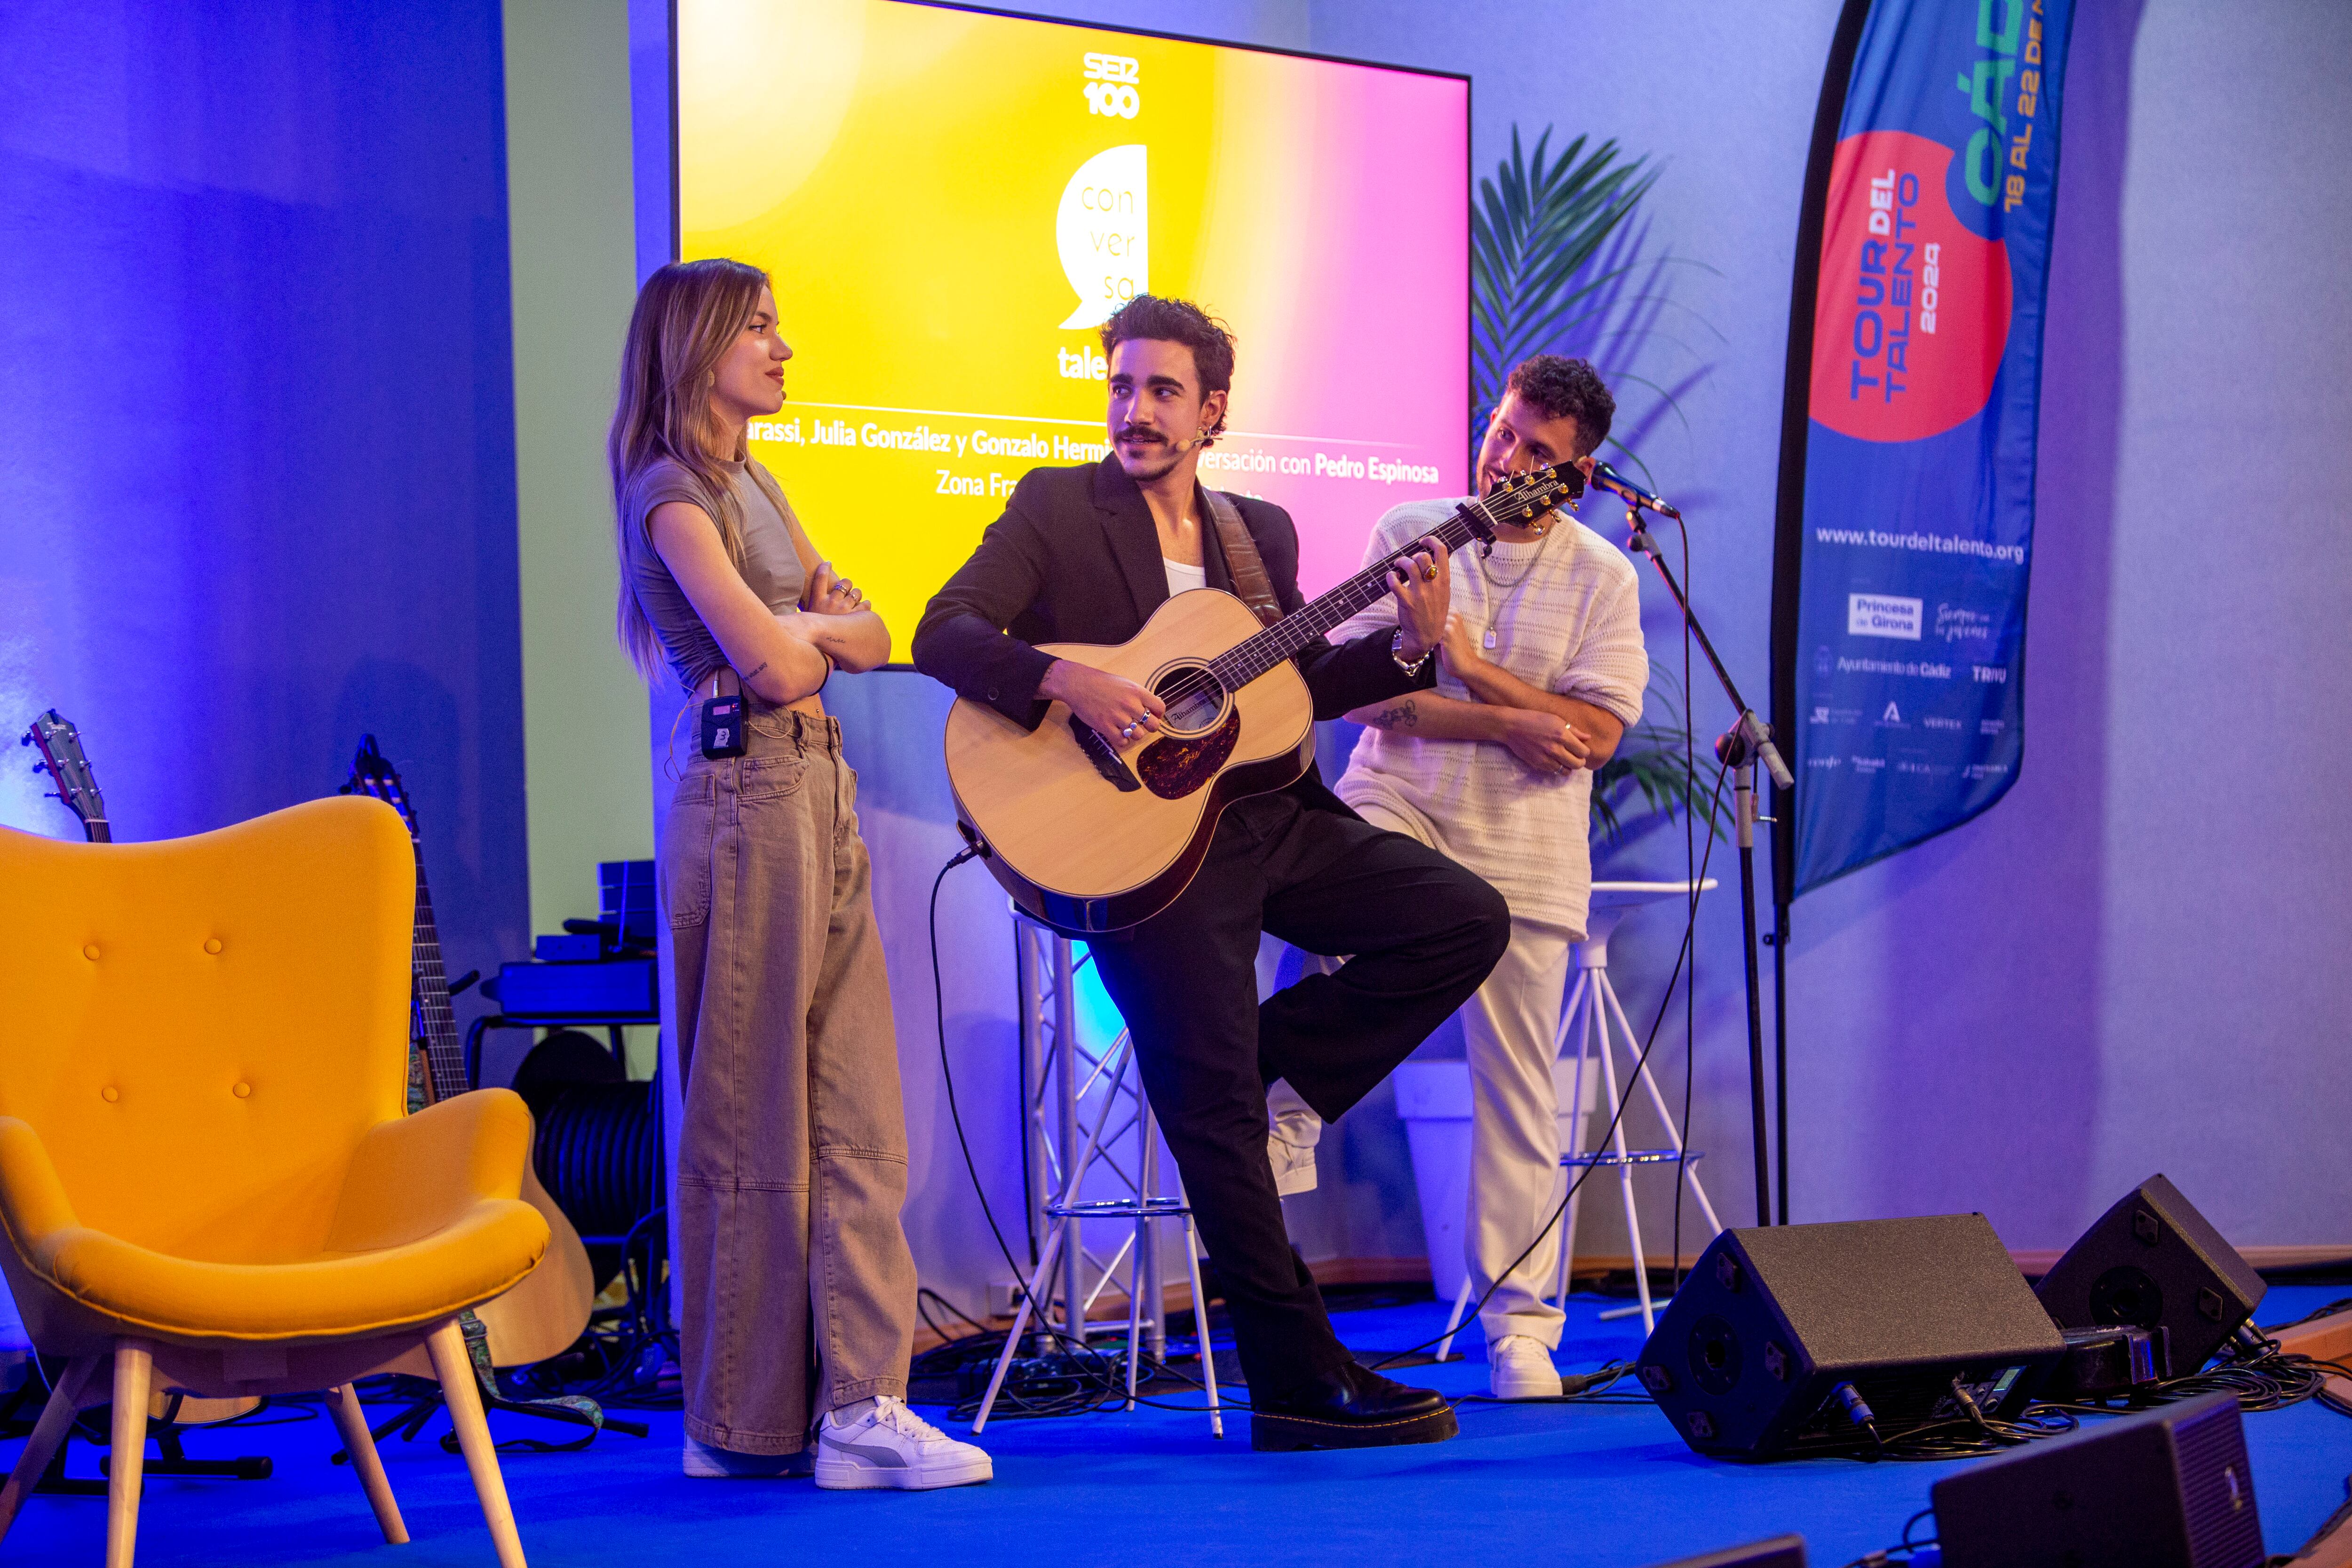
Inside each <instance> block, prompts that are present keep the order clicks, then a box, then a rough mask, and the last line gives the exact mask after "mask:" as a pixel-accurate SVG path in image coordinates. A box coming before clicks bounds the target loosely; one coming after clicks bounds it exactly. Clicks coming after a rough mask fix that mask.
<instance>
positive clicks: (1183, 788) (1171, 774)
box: [1135, 704, 1242, 800]
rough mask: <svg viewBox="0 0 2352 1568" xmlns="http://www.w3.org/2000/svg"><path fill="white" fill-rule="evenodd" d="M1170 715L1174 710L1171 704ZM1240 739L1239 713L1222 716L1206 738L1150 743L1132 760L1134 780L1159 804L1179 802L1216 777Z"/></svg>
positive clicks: (1234, 711)
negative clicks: (1221, 721)
mask: <svg viewBox="0 0 2352 1568" xmlns="http://www.w3.org/2000/svg"><path fill="white" fill-rule="evenodd" d="M1174 711H1175V710H1174V705H1173V704H1171V706H1170V713H1171V716H1172V715H1173V713H1174ZM1241 738H1242V715H1241V710H1240V709H1238V708H1236V709H1234V710H1233V711H1232V712H1230V713H1228V714H1226V715H1225V721H1224V722H1223V723H1222V724H1220V725H1218V726H1217V727H1216V729H1215V730H1213V731H1211V732H1210V733H1208V734H1206V735H1201V736H1196V737H1193V738H1191V739H1178V738H1174V737H1171V738H1169V739H1167V740H1160V741H1154V742H1151V744H1150V745H1149V746H1146V747H1144V748H1143V750H1142V752H1140V753H1139V755H1138V756H1137V757H1136V759H1135V772H1136V776H1137V777H1139V778H1140V779H1141V780H1142V781H1143V787H1144V788H1146V789H1148V790H1150V792H1151V793H1152V794H1154V795H1158V796H1159V797H1160V799H1162V800H1181V799H1183V798H1184V797H1185V796H1186V795H1191V794H1192V793H1193V792H1194V791H1196V790H1199V789H1201V788H1202V787H1203V786H1204V785H1206V784H1208V783H1209V781H1210V780H1212V779H1213V778H1215V777H1216V776H1217V770H1218V769H1219V768H1222V767H1223V766H1224V765H1225V759H1226V758H1227V757H1230V756H1232V755H1233V754H1234V742H1237V741H1239V740H1240V739H1241Z"/></svg>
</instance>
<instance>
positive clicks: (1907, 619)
mask: <svg viewBox="0 0 2352 1568" xmlns="http://www.w3.org/2000/svg"><path fill="white" fill-rule="evenodd" d="M1923 607H1924V606H1922V605H1921V604H1920V602H1919V601H1918V600H1916V599H1900V598H1895V597H1894V596H1892V595H1886V594H1848V595H1846V596H1845V629H1846V635H1847V636H1849V637H1906V638H1908V639H1909V640H1910V641H1912V642H1917V641H1918V640H1919V616H1920V611H1921V609H1922V608H1923Z"/></svg>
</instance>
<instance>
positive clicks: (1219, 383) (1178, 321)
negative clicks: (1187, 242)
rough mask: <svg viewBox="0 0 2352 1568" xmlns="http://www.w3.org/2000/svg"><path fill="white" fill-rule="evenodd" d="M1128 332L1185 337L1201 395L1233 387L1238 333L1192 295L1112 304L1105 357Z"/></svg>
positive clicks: (1174, 339)
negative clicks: (1171, 298)
mask: <svg viewBox="0 0 2352 1568" xmlns="http://www.w3.org/2000/svg"><path fill="white" fill-rule="evenodd" d="M1129 338H1150V339H1152V340H1154V341H1155V342H1169V343H1182V344H1183V345H1184V346H1185V347H1186V348H1188V349H1191V350H1192V368H1193V369H1194V371H1196V372H1197V373H1198V374H1200V377H1201V395H1202V397H1206V396H1208V395H1209V394H1211V393H1213V392H1230V391H1232V390H1233V384H1234V334H1233V332H1232V331H1231V330H1230V329H1228V328H1227V327H1226V325H1225V324H1224V322H1223V321H1219V320H1217V318H1216V317H1214V316H1212V315H1211V314H1209V312H1208V311H1206V310H1202V309H1201V307H1200V306H1198V305H1195V304H1194V303H1192V301H1191V300H1163V299H1161V298H1160V296H1158V295H1156V294H1138V295H1137V296H1136V297H1135V298H1134V299H1132V300H1129V301H1128V302H1127V303H1126V304H1124V305H1121V306H1120V307H1119V308H1118V310H1113V311H1112V312H1111V314H1110V320H1108V321H1105V322H1104V323H1103V324H1102V346H1103V358H1105V359H1108V358H1109V357H1110V355H1111V351H1112V350H1113V349H1116V348H1118V345H1119V344H1121V343H1123V342H1127V341H1128V340H1129ZM1603 395H1604V396H1605V395H1606V394H1603ZM1224 433H1225V421H1224V416H1223V415H1220V416H1218V417H1217V427H1216V428H1215V429H1213V430H1212V431H1210V432H1209V436H1210V437H1211V438H1212V439H1213V438H1214V437H1219V436H1222V435H1223V434H1224ZM1204 444H1205V443H1204Z"/></svg>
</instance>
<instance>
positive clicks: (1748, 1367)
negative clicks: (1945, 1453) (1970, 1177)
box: [1638, 1214, 2066, 1459]
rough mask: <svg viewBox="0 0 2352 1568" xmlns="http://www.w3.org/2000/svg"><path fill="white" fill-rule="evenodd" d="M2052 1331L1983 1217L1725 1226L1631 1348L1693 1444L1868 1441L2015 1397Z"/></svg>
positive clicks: (1758, 1447) (2022, 1392)
mask: <svg viewBox="0 0 2352 1568" xmlns="http://www.w3.org/2000/svg"><path fill="white" fill-rule="evenodd" d="M2065 1352H2066V1341H2065V1339H2064V1337H2063V1335H2061V1334H2060V1333H2059V1331H2058V1329H2057V1326H2056V1325H2055V1324H2053V1323H2052V1322H2051V1321H2050V1315H2049V1314H2048V1313H2047V1312H2044V1311H2043V1310H2042V1308H2041V1306H2040V1305H2039V1304H2038V1303H2037V1302H2036V1301H2035V1300H2034V1299H2033V1292H2032V1289H2029V1288H2028V1287H2027V1286H2026V1283H2025V1277H2024V1276H2023V1275H2021V1274H2020V1273H2019V1272H2018V1271H2017V1265H2016V1264H2015V1263H2014V1262H2012V1261H2011V1258H2010V1256H2009V1252H2008V1250H2007V1249H2006V1248H2005V1247H2002V1246H2001V1244H2000V1237H1997V1236H1995V1235H1993V1232H1992V1226H1990V1225H1989V1224H1987V1223H1986V1221H1985V1217H1984V1216H1983V1215H1976V1214H1965V1215H1935V1216H1930V1217H1925V1218H1918V1219H1878V1220H1859V1221H1849V1222H1845V1223H1842V1224H1834V1225H1790V1226H1769V1227H1759V1228H1756V1229H1752V1230H1727V1231H1725V1232H1724V1233H1723V1234H1722V1235H1720V1236H1718V1237H1716V1238H1715V1240H1714V1241H1713V1242H1711V1243H1709V1244H1708V1246H1707V1249H1706V1251H1705V1252H1703V1253H1701V1254H1700V1255H1699V1259H1698V1262H1697V1263H1696V1265H1694V1266H1693V1268H1692V1269H1691V1274H1690V1278H1689V1279H1686V1280H1685V1281H1684V1284H1683V1288H1682V1289H1681V1290H1679V1291H1677V1292H1676V1293H1675V1298H1674V1300H1673V1301H1672V1302H1670V1303H1669V1304H1668V1305H1667V1308H1666V1310H1665V1314H1664V1316H1663V1317H1661V1318H1660V1319H1659V1320H1658V1326H1657V1330H1656V1331H1655V1332H1654V1333H1652V1334H1651V1336H1650V1339H1649V1342H1648V1343H1647V1344H1645V1345H1643V1347H1642V1355H1641V1360H1640V1362H1639V1363H1638V1366H1639V1372H1640V1375H1641V1379H1642V1383H1643V1386H1644V1387H1646V1388H1647V1389H1649V1391H1650V1394H1651V1395H1652V1397H1654V1399H1656V1401H1657V1402H1658V1407H1659V1408H1660V1409H1661V1410H1664V1412H1665V1413H1666V1417H1667V1419H1669V1420H1670V1421H1672V1422H1673V1423H1674V1424H1675V1429H1676V1430H1677V1431H1679V1432H1680V1433H1681V1434H1682V1435H1683V1440H1684V1441H1685V1442H1686V1443H1688V1444H1689V1445H1690V1446H1691V1447H1693V1448H1696V1449H1697V1450H1698V1451H1699V1452H1700V1453H1702V1454H1717V1455H1726V1456H1736V1457H1739V1458H1759V1459H1760V1458H1793V1457H1801V1456H1804V1455H1808V1454H1831V1453H1851V1452H1853V1451H1855V1450H1857V1449H1869V1448H1872V1447H1875V1446H1876V1445H1877V1444H1878V1443H1880V1442H1883V1441H1890V1440H1892V1439H1894V1438H1895V1437H1898V1436H1902V1435H1903V1434H1905V1433H1906V1432H1911V1431H1915V1430H1916V1429H1918V1428H1919V1427H1922V1426H1929V1425H1933V1424H1935V1423H1938V1422H1944V1421H1949V1420H1962V1421H1972V1420H1973V1419H1974V1417H1973V1416H1972V1415H1970V1414H1969V1408H1970V1406H1971V1405H1973V1406H1974V1408H1975V1409H1976V1411H1978V1412H1979V1413H1981V1414H1982V1415H1985V1416H1987V1417H1992V1418H2003V1417H2007V1416H2010V1415H2015V1414H2016V1413H2017V1412H2018V1411H2019V1410H2021V1408H2023V1406H2024V1404H2025V1401H2026V1399H2027V1397H2028V1396H2029V1395H2030V1394H2032V1389H2033V1385H2034V1383H2035V1381H2036V1380H2037V1378H2038V1376H2039V1374H2040V1373H2041V1372H2042V1369H2044V1368H2045V1367H2048V1366H2050V1365H2052V1364H2053V1363H2055V1362H2056V1361H2057V1360H2058V1358H2059V1357H2061V1356H2063V1354H2065Z"/></svg>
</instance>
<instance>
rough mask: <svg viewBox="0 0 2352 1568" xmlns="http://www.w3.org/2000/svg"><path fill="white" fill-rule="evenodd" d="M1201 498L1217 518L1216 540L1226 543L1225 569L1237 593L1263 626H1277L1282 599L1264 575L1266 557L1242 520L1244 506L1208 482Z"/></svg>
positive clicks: (1280, 615) (1280, 613)
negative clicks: (1262, 554) (1277, 595)
mask: <svg viewBox="0 0 2352 1568" xmlns="http://www.w3.org/2000/svg"><path fill="white" fill-rule="evenodd" d="M1201 499H1202V500H1204V501H1206V502H1207V503H1208V507H1209V516H1210V517H1212V518H1213V519H1214V520H1215V521H1216V524H1217V542H1218V543H1220V544H1222V545H1223V546H1224V550H1225V570H1226V571H1227V572H1229V573H1231V574H1233V579H1234V593H1235V594H1236V595H1239V596H1240V598H1241V601H1242V603H1243V604H1244V605H1248V606H1249V607H1250V608H1251V609H1252V610H1255V612H1256V613H1257V618H1258V624H1259V625H1260V626H1272V625H1274V623H1275V622H1276V621H1278V620H1280V619H1282V601H1281V600H1279V599H1277V598H1276V597H1275V596H1274V579H1273V578H1271V577H1269V576H1267V575H1266V574H1265V557H1264V556H1261V555H1260V554H1259V553H1258V552H1257V541H1256V540H1255V539H1252V538H1251V537H1250V531H1249V524H1248V523H1246V522H1244V521H1242V509H1241V508H1239V507H1237V506H1235V505H1234V498H1233V497H1231V496H1229V495H1227V494H1226V493H1225V492H1224V491H1223V490H1213V489H1209V487H1208V486H1206V485H1202V487H1201Z"/></svg>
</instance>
